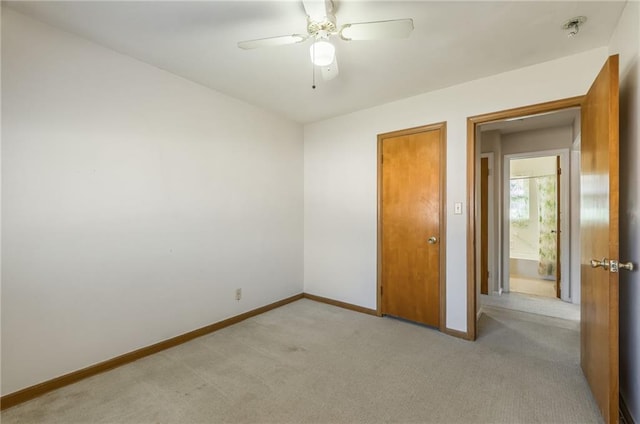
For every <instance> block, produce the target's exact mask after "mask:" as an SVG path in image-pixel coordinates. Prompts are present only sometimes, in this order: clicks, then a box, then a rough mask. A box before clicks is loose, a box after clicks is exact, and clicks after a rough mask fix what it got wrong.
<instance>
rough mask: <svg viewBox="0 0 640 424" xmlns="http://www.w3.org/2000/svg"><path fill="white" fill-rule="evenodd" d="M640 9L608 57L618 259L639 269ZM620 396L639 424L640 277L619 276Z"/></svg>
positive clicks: (627, 14)
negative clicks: (616, 92) (615, 129)
mask: <svg viewBox="0 0 640 424" xmlns="http://www.w3.org/2000/svg"><path fill="white" fill-rule="evenodd" d="M639 27H640V4H639V3H638V2H637V1H630V2H628V3H627V5H626V7H625V9H624V11H623V13H622V16H621V17H620V21H619V23H618V27H617V29H616V31H615V33H614V35H613V37H612V38H611V42H610V47H609V52H610V53H611V54H615V53H619V54H620V260H623V261H632V262H633V263H634V264H635V265H636V267H638V266H639V265H640V185H639V184H638V181H640V173H639V172H638V164H639V163H640V149H638V144H640V119H638V117H639V116H640V45H639V44H640V42H639V40H640V29H639ZM620 395H621V396H622V397H623V398H624V400H625V403H626V404H627V407H628V408H629V410H630V412H631V414H632V415H633V417H634V421H635V422H636V423H637V422H640V272H638V271H634V272H626V271H621V272H620Z"/></svg>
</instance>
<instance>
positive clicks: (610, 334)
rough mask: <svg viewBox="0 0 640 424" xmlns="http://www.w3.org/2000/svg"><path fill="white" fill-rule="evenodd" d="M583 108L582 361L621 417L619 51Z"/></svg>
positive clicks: (596, 392)
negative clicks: (613, 263) (612, 264)
mask: <svg viewBox="0 0 640 424" xmlns="http://www.w3.org/2000/svg"><path fill="white" fill-rule="evenodd" d="M581 113H582V119H581V120H582V136H581V137H582V139H581V154H580V162H581V168H580V180H581V187H580V201H581V205H580V232H581V240H580V250H581V255H580V256H581V262H580V264H581V265H580V268H581V296H582V299H581V301H582V303H581V310H580V311H581V328H580V330H581V331H580V362H581V365H582V370H583V371H584V374H585V376H586V378H587V381H588V382H589V386H591V391H592V392H593V396H594V398H595V399H596V402H597V403H598V406H599V407H600V411H601V412H602V415H603V417H604V420H605V422H606V423H617V422H618V274H617V273H615V272H610V270H609V261H610V260H618V56H617V55H616V56H611V57H610V58H609V59H608V60H607V62H606V63H605V65H604V67H603V68H602V70H601V71H600V73H599V74H598V76H597V78H596V80H595V81H594V83H593V85H592V86H591V88H590V89H589V92H588V93H587V95H586V97H585V99H584V103H583V105H582V112H581ZM591 260H595V261H596V262H594V263H593V264H592V263H591ZM601 260H602V262H600V261H601ZM593 266H597V267H595V268H594V267H593Z"/></svg>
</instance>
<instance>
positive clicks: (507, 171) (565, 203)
mask: <svg viewBox="0 0 640 424" xmlns="http://www.w3.org/2000/svg"><path fill="white" fill-rule="evenodd" d="M541 156H560V169H562V172H561V174H560V268H561V271H560V296H561V299H562V300H564V301H566V302H570V301H571V293H570V286H571V284H570V281H571V269H570V266H569V263H570V262H569V256H570V255H569V251H570V249H569V245H570V231H571V230H570V228H571V227H570V217H571V204H570V202H569V187H570V181H569V179H570V175H571V173H570V168H569V149H554V150H541V151H537V152H526V153H514V154H510V155H504V166H503V176H502V183H503V184H502V187H503V189H502V190H503V191H502V193H503V209H502V217H503V219H502V234H503V238H502V249H501V250H502V255H501V257H502V276H503V279H502V287H503V289H504V291H506V292H508V291H509V260H508V259H509V253H508V252H509V250H510V240H511V234H510V231H511V229H510V225H509V219H508V217H509V216H510V214H509V210H510V200H511V199H510V196H509V193H510V190H509V180H510V176H511V160H512V159H526V158H535V157H541Z"/></svg>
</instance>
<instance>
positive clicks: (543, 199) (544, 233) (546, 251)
mask: <svg viewBox="0 0 640 424" xmlns="http://www.w3.org/2000/svg"><path fill="white" fill-rule="evenodd" d="M536 183H537V189H538V220H539V225H538V229H539V233H540V236H539V237H540V238H539V251H538V253H539V262H538V274H539V275H540V276H541V277H543V278H550V277H554V278H555V275H556V253H557V252H556V247H557V246H556V235H557V234H556V233H555V231H556V176H555V175H550V176H545V177H538V178H536ZM552 231H553V232H552Z"/></svg>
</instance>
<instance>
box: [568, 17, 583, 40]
mask: <svg viewBox="0 0 640 424" xmlns="http://www.w3.org/2000/svg"><path fill="white" fill-rule="evenodd" d="M585 22H587V17H586V16H576V17H575V18H571V19H569V20H568V21H566V22H565V23H564V24H562V29H563V30H565V31H567V37H569V38H573V37H575V36H576V35H578V32H580V26H582V25H584V23H585Z"/></svg>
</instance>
